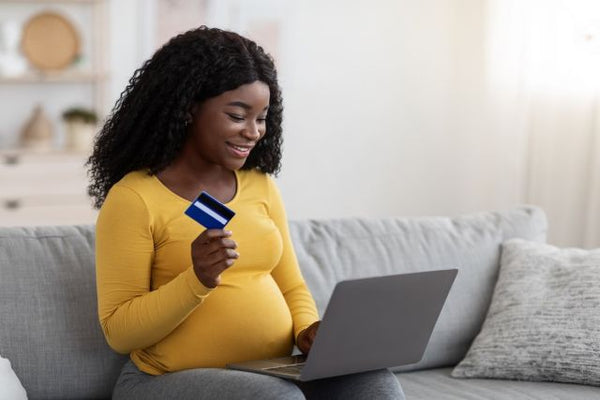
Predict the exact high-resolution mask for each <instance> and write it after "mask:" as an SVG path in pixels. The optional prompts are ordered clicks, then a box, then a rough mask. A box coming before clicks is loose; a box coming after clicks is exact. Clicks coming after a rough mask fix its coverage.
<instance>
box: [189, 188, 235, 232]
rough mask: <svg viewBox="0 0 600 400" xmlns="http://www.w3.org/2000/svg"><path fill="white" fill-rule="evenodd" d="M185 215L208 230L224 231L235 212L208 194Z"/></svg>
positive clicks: (193, 203)
mask: <svg viewBox="0 0 600 400" xmlns="http://www.w3.org/2000/svg"><path fill="white" fill-rule="evenodd" d="M185 214H186V215H187V216H188V217H190V218H192V219H193V220H194V221H196V222H198V223H199V224H200V225H202V226H204V227H205V228H207V229H223V228H224V227H225V225H227V223H228V222H229V221H230V220H231V218H233V216H234V215H235V212H233V210H231V209H230V208H228V207H227V206H226V205H225V204H223V203H221V202H220V201H219V200H217V199H215V198H214V197H212V196H211V195H209V194H208V193H206V192H202V193H200V195H199V196H198V198H196V200H194V201H193V202H192V204H190V206H189V207H188V208H187V210H185Z"/></svg>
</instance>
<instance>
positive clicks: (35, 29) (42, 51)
mask: <svg viewBox="0 0 600 400" xmlns="http://www.w3.org/2000/svg"><path fill="white" fill-rule="evenodd" d="M21 46H22V49H23V53H24V54H25V57H27V59H28V60H29V62H30V63H31V64H32V65H33V66H35V67H36V68H39V69H41V70H44V71H45V70H58V69H63V68H65V67H67V66H69V65H70V64H71V63H73V61H74V60H75V58H76V57H77V56H78V55H79V36H78V34H77V31H76V30H75V27H74V26H73V25H72V24H71V23H70V22H69V21H68V20H67V19H66V18H65V17H63V16H62V15H59V14H57V13H54V12H42V13H39V14H36V15H34V16H33V17H31V19H30V20H29V21H27V23H26V24H25V26H24V27H23V35H22V38H21Z"/></svg>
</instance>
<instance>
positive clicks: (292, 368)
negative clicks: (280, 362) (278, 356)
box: [265, 363, 304, 375]
mask: <svg viewBox="0 0 600 400" xmlns="http://www.w3.org/2000/svg"><path fill="white" fill-rule="evenodd" d="M303 367H304V363H300V364H292V365H284V366H281V367H271V368H265V370H268V371H273V372H277V373H280V374H289V375H298V374H300V372H302V368H303Z"/></svg>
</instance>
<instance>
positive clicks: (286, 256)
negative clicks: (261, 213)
mask: <svg viewBox="0 0 600 400" xmlns="http://www.w3.org/2000/svg"><path fill="white" fill-rule="evenodd" d="M269 215H270V217H271V218H272V219H273V221H274V222H275V225H276V226H277V228H278V229H279V232H280V233H281V238H282V241H283V253H282V255H281V259H280V261H279V263H278V265H277V266H276V267H275V268H274V269H273V271H272V272H271V275H272V276H273V279H275V282H277V285H278V286H279V288H280V290H281V292H282V293H283V296H284V298H285V301H286V303H287V305H288V307H289V309H290V312H291V314H292V319H293V321H294V339H297V338H298V334H299V333H300V332H301V331H302V330H303V329H305V328H307V327H308V326H309V325H311V324H312V323H313V322H315V321H318V320H319V314H318V312H317V307H316V305H315V301H314V299H313V297H312V295H311V294H310V291H309V290H308V287H307V286H306V282H305V281H304V278H303V277H302V273H301V271H300V267H299V265H298V259H297V258H296V252H295V251H294V246H293V244H292V240H291V237H290V233H289V228H288V221H287V216H286V212H285V208H284V205H283V201H282V199H281V194H280V192H279V189H278V188H277V186H276V185H275V182H274V181H273V180H272V179H271V178H269Z"/></svg>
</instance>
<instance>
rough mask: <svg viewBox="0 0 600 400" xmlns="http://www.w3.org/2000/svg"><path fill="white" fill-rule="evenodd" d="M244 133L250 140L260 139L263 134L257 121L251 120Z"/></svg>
mask: <svg viewBox="0 0 600 400" xmlns="http://www.w3.org/2000/svg"><path fill="white" fill-rule="evenodd" d="M242 135H243V136H244V137H245V138H247V139H249V140H258V139H259V138H260V136H261V129H260V128H259V126H258V124H257V123H256V122H252V121H250V122H249V123H248V125H247V126H246V128H245V129H244V131H243V132H242Z"/></svg>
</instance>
